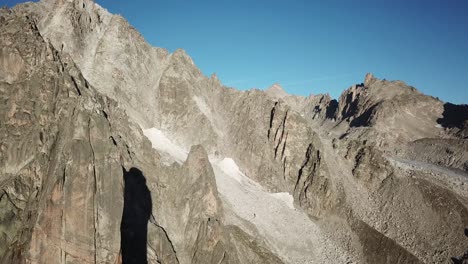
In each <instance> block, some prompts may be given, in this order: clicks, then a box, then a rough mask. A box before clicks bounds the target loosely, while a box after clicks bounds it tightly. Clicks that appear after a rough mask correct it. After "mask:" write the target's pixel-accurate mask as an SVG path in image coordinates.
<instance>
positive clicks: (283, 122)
mask: <svg viewBox="0 0 468 264" xmlns="http://www.w3.org/2000/svg"><path fill="white" fill-rule="evenodd" d="M288 111H289V110H287V111H286V114H285V115H284V118H283V121H282V122H281V124H280V125H279V126H278V128H277V129H276V133H275V140H276V134H277V133H278V130H279V128H281V136H280V138H279V139H278V144H277V145H276V147H275V159H276V156H277V154H278V148H279V146H280V145H281V142H283V137H284V131H285V130H286V120H287V118H288ZM285 144H286V142H285Z"/></svg>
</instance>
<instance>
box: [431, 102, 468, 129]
mask: <svg viewBox="0 0 468 264" xmlns="http://www.w3.org/2000/svg"><path fill="white" fill-rule="evenodd" d="M467 121H468V105H456V104H451V103H445V104H444V112H443V113H442V118H439V119H437V123H439V124H440V125H442V126H443V127H448V128H453V127H457V128H460V129H463V127H464V125H465V123H466V122H467Z"/></svg>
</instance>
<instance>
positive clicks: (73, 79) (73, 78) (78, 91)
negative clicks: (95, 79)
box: [70, 76, 81, 96]
mask: <svg viewBox="0 0 468 264" xmlns="http://www.w3.org/2000/svg"><path fill="white" fill-rule="evenodd" d="M70 77H71V80H72V82H73V85H74V86H75V89H76V92H77V93H78V95H79V96H81V91H80V88H79V87H78V83H77V82H76V80H75V77H73V76H70Z"/></svg>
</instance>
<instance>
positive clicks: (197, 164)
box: [0, 0, 468, 264]
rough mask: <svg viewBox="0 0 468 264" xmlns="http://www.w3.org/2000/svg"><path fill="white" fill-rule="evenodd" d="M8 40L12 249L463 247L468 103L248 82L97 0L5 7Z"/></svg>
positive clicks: (430, 253)
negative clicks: (207, 68)
mask: <svg viewBox="0 0 468 264" xmlns="http://www.w3.org/2000/svg"><path fill="white" fill-rule="evenodd" d="M0 43H1V49H0V99H1V101H2V104H0V137H1V141H0V263H200V264H201V263H203V264H205V263H213V264H214V263H216V264H219V263H294V264H295V263H388V264H390V263H392V264H393V263H447V262H450V259H451V258H453V259H454V260H453V261H458V260H459V259H461V260H460V261H463V259H462V258H463V257H461V258H459V256H463V254H464V252H465V251H466V250H467V249H468V238H467V237H465V236H464V234H463V230H465V228H467V227H468V209H467V208H468V188H467V186H468V141H467V139H468V107H467V106H466V105H454V104H450V103H444V102H442V101H440V100H439V99H437V98H434V97H431V96H427V95H424V94H422V93H421V92H419V91H418V90H417V89H415V88H414V87H411V86H409V85H407V84H405V83H404V82H402V81H387V80H380V79H378V78H376V77H375V76H373V75H372V74H367V75H366V76H365V79H364V82H363V83H361V84H356V85H353V86H351V87H350V88H349V89H347V90H345V91H344V92H343V93H342V95H341V96H340V98H338V100H335V99H332V98H331V97H330V96H329V95H323V94H318V95H310V96H308V97H303V96H295V95H289V94H287V93H286V92H285V91H284V90H283V89H282V88H281V86H280V85H279V84H275V85H273V86H272V87H270V88H269V89H267V90H258V89H252V90H247V91H239V90H236V89H234V88H231V87H226V86H224V85H223V84H222V83H221V81H220V80H219V79H218V78H217V76H216V75H215V74H213V75H212V76H210V77H207V76H204V75H203V74H202V72H201V71H200V70H199V69H198V68H197V67H196V65H195V63H194V62H193V60H192V59H191V58H190V57H189V56H188V55H187V54H186V53H185V52H184V51H183V50H177V51H175V52H174V53H169V52H168V51H166V50H165V49H162V48H157V47H152V46H150V45H149V44H148V43H147V42H145V40H144V38H143V37H142V36H141V35H140V34H139V33H138V32H137V31H136V30H135V29H134V28H133V27H132V26H131V25H129V24H128V22H127V21H126V20H125V19H124V18H122V17H121V16H118V15H113V14H110V13H109V12H108V11H107V10H105V9H104V8H102V7H100V6H99V5H97V4H96V3H94V2H93V1H91V0H77V1H72V0H42V1H40V2H36V3H24V4H20V5H17V6H15V7H14V8H12V9H7V8H3V9H1V10H0ZM461 263H463V262H461Z"/></svg>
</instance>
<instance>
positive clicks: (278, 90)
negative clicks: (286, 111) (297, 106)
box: [265, 83, 288, 99]
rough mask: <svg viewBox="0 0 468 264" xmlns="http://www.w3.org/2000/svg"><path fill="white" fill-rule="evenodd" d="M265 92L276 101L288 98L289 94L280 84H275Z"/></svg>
mask: <svg viewBox="0 0 468 264" xmlns="http://www.w3.org/2000/svg"><path fill="white" fill-rule="evenodd" d="M265 92H266V93H267V94H268V95H269V96H271V97H272V98H275V99H281V98H284V97H286V96H288V93H287V92H286V91H285V90H284V89H283V87H281V85H280V84H279V83H275V84H273V85H272V86H270V87H269V88H268V89H266V90H265Z"/></svg>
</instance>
